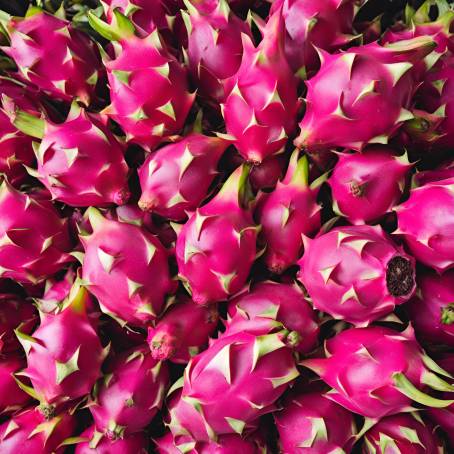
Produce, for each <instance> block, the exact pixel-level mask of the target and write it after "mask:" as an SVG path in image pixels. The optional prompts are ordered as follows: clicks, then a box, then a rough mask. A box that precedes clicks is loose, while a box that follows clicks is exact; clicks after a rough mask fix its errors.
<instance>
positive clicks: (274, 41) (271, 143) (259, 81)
mask: <svg viewBox="0 0 454 454" xmlns="http://www.w3.org/2000/svg"><path fill="white" fill-rule="evenodd" d="M283 34H284V33H283V20H282V17H281V13H280V11H279V10H278V11H276V13H275V14H273V15H272V16H271V17H270V19H269V20H268V23H267V25H266V29H265V31H264V38H263V40H262V42H261V43H260V45H259V46H258V47H257V48H255V47H254V45H253V44H252V42H251V40H250V39H249V38H248V37H247V36H246V35H244V34H243V35H242V37H243V48H244V51H243V59H242V61H241V66H240V68H239V70H238V72H237V73H236V74H235V75H234V76H232V77H231V78H230V79H228V80H227V81H226V82H225V92H226V95H227V97H226V100H225V103H224V104H222V105H221V106H222V113H223V116H224V120H225V126H226V130H227V133H228V135H229V136H230V137H231V138H233V140H234V141H235V146H236V147H237V148H238V151H239V152H240V154H241V155H242V156H243V157H244V159H246V160H247V161H250V162H252V163H254V164H259V163H261V162H262V161H263V160H264V159H265V158H266V157H268V156H271V155H274V154H276V153H278V152H279V151H281V150H282V148H283V147H284V146H285V143H286V141H287V137H288V136H289V135H290V134H292V133H293V131H294V130H295V126H296V125H295V119H296V115H297V111H298V108H299V102H298V99H297V93H296V88H297V83H296V78H294V76H293V74H292V71H291V69H290V67H289V66H288V63H287V61H286V59H285V55H284V51H283Z"/></svg>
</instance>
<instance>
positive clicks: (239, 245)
mask: <svg viewBox="0 0 454 454" xmlns="http://www.w3.org/2000/svg"><path fill="white" fill-rule="evenodd" d="M247 173H248V169H247V167H238V169H236V170H235V171H234V172H233V173H232V174H231V175H230V177H229V179H228V180H227V181H226V183H225V184H224V186H223V187H222V189H221V191H220V192H219V193H218V194H217V195H216V197H215V198H214V199H212V200H211V201H210V202H209V203H207V204H206V205H204V206H203V207H201V208H198V209H197V210H196V212H195V213H194V214H193V215H192V216H191V217H190V218H189V221H188V222H186V224H184V226H183V228H182V230H181V232H180V233H179V234H178V238H177V245H176V258H177V263H178V269H179V273H180V278H181V279H182V280H183V282H185V283H186V286H187V288H188V289H189V290H190V292H191V294H192V299H193V300H194V302H196V303H197V304H207V303H213V302H216V301H220V300H223V299H225V298H226V297H227V296H229V295H232V294H235V293H236V292H238V291H239V290H240V289H241V288H242V287H243V285H244V284H245V282H246V279H247V277H248V274H249V270H250V268H251V266H252V263H253V262H254V260H255V256H256V237H257V230H258V228H257V226H256V225H254V221H253V219H252V215H251V213H250V211H248V210H246V209H244V208H243V207H242V206H241V205H242V202H243V200H241V199H242V196H243V195H244V193H245V191H246V189H245V187H246V185H247V181H246V180H247ZM219 235H221V237H222V242H219ZM200 270H204V272H203V273H201V272H200Z"/></svg>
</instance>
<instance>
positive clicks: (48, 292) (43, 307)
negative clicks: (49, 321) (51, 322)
mask: <svg viewBox="0 0 454 454" xmlns="http://www.w3.org/2000/svg"><path fill="white" fill-rule="evenodd" d="M75 280H76V273H75V272H74V270H73V269H72V268H69V269H68V271H67V272H66V273H65V275H64V276H63V277H62V278H61V279H48V280H47V281H46V285H45V287H44V291H43V295H42V297H41V298H35V299H34V300H35V303H37V305H38V307H39V310H40V312H44V313H50V312H55V311H58V310H59V309H60V308H61V306H62V305H64V304H65V302H66V301H65V300H66V299H67V298H68V297H69V295H70V294H71V288H72V286H73V284H74V282H75ZM90 303H91V301H87V304H88V306H87V309H88V311H90V310H91V309H92V307H90ZM21 332H24V331H23V328H22V327H21Z"/></svg>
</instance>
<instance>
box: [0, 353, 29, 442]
mask: <svg viewBox="0 0 454 454" xmlns="http://www.w3.org/2000/svg"><path fill="white" fill-rule="evenodd" d="M26 364H27V363H26V361H25V360H24V359H22V358H21V357H20V356H12V355H10V356H8V357H6V358H0V415H4V414H9V413H12V412H14V411H16V410H20V409H21V408H24V407H26V406H27V404H28V403H29V402H30V400H31V397H30V396H29V395H28V394H26V393H25V392H24V391H22V390H21V389H20V388H19V386H18V385H17V383H16V381H15V380H14V377H13V374H14V373H15V372H19V371H20V370H22V369H24V368H25V366H26ZM0 447H1V444H0Z"/></svg>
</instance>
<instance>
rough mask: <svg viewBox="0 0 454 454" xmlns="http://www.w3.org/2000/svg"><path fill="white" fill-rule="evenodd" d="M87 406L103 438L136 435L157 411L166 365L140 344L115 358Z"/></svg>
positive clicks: (160, 400)
mask: <svg viewBox="0 0 454 454" xmlns="http://www.w3.org/2000/svg"><path fill="white" fill-rule="evenodd" d="M107 372H108V373H107V375H106V376H105V377H104V378H103V379H102V380H101V383H100V384H99V387H98V388H97V389H95V391H94V400H93V402H92V403H91V404H90V405H89V408H90V412H91V414H92V416H93V419H94V421H95V426H96V428H97V429H98V430H99V431H100V432H102V433H104V434H106V436H107V438H110V439H116V438H122V437H123V435H130V434H133V433H135V432H139V431H140V430H142V429H143V428H144V427H145V426H147V425H148V424H149V423H150V421H151V420H152V419H153V417H154V416H155V414H156V413H157V411H158V410H159V409H160V408H161V405H162V402H163V400H164V396H165V392H166V389H167V385H168V381H169V373H168V370H167V365H166V364H165V363H163V362H160V361H157V360H155V359H154V358H153V357H152V356H151V354H150V351H149V349H148V346H146V345H143V346H141V347H139V348H134V349H133V350H129V351H126V352H123V353H121V354H120V355H118V356H117V357H116V358H115V359H114V360H113V362H112V363H111V364H110V365H109V367H108V368H107Z"/></svg>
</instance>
